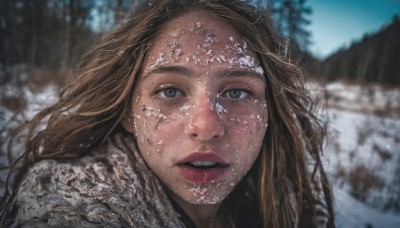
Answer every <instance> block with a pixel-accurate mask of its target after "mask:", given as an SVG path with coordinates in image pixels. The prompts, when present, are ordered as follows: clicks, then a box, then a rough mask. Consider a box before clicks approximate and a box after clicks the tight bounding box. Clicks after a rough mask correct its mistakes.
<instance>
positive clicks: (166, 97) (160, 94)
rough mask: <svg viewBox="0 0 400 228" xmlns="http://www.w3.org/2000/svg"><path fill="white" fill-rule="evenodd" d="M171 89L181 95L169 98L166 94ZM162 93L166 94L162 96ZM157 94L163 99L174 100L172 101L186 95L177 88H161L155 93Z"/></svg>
mask: <svg viewBox="0 0 400 228" xmlns="http://www.w3.org/2000/svg"><path fill="white" fill-rule="evenodd" d="M169 89H173V90H176V92H177V93H179V95H178V96H175V97H168V96H166V95H165V92H166V91H167V90H169ZM162 92H164V94H162ZM155 94H156V95H158V96H159V97H161V98H163V99H168V100H172V99H175V98H177V97H181V96H183V95H184V93H183V92H182V91H181V90H180V89H178V88H176V87H175V86H162V88H159V89H157V90H156V91H155Z"/></svg>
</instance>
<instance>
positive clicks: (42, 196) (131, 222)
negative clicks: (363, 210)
mask: <svg viewBox="0 0 400 228" xmlns="http://www.w3.org/2000/svg"><path fill="white" fill-rule="evenodd" d="M311 165H312V164H311ZM316 176H317V179H316V183H314V184H313V188H314V189H313V193H314V196H315V198H316V204H317V205H316V208H317V215H318V216H317V220H318V221H317V222H318V227H325V226H326V224H327V222H328V219H329V214H328V213H327V210H326V201H325V195H324V194H323V193H322V191H321V189H322V187H321V183H319V177H318V175H316ZM289 197H290V198H293V197H294V193H293V194H292V196H289ZM294 202H295V200H294V198H293V200H292V203H293V204H292V207H293V208H292V209H293V210H292V212H294V211H295V210H294V208H295V207H296V206H295V203H294ZM14 206H16V207H15V208H16V211H17V212H16V216H15V220H14V221H12V223H11V224H10V223H9V225H11V226H18V227H19V226H23V227H185V226H187V225H188V224H191V225H189V226H193V223H192V222H191V221H190V219H188V217H187V216H186V215H185V214H184V213H178V212H177V208H176V205H175V208H174V205H172V203H171V201H170V199H169V198H168V197H167V195H166V193H165V192H164V191H163V189H162V187H161V184H160V182H159V181H158V179H157V178H156V177H155V176H154V174H153V173H152V172H151V170H149V168H148V167H147V166H146V164H145V162H144V160H143V158H142V157H141V155H140V154H139V152H138V149H137V147H136V145H135V143H134V142H133V140H132V139H131V138H130V137H122V136H121V135H119V134H117V135H115V136H114V137H112V138H110V139H109V140H108V141H107V143H106V144H105V145H104V146H102V147H100V148H98V149H96V150H93V151H92V152H91V153H90V154H87V155H85V156H83V157H81V158H78V159H75V160H65V161H60V160H43V161H40V162H38V163H36V164H35V165H33V166H32V167H31V168H30V169H29V170H28V172H27V173H26V175H25V177H24V179H23V180H22V182H21V184H20V186H19V188H18V192H17V194H16V197H15V198H14ZM178 211H179V210H178ZM292 216H293V221H298V219H299V218H298V215H297V214H296V213H295V212H294V213H293V214H292ZM182 221H185V224H184V223H183V222H182ZM295 223H297V222H295Z"/></svg>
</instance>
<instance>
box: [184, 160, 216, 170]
mask: <svg viewBox="0 0 400 228" xmlns="http://www.w3.org/2000/svg"><path fill="white" fill-rule="evenodd" d="M183 165H186V166H189V167H192V168H196V169H212V168H217V167H219V166H221V164H220V163H218V162H215V161H198V160H197V161H192V162H186V163H183Z"/></svg>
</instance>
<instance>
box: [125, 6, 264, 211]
mask: <svg viewBox="0 0 400 228" xmlns="http://www.w3.org/2000/svg"><path fill="white" fill-rule="evenodd" d="M139 91H140V92H139ZM132 113H133V114H131V115H130V116H127V117H126V119H127V121H125V123H124V127H125V128H126V129H127V130H128V131H130V132H132V133H134V134H135V135H136V139H137V143H138V146H139V149H140V152H141V154H142V156H143V158H144V160H145V161H146V163H147V164H148V165H149V167H150V168H151V170H152V171H153V172H154V173H155V174H156V175H157V177H158V178H159V179H160V180H161V181H162V182H163V183H164V184H165V186H167V187H168V188H169V189H170V190H171V191H170V192H172V193H171V197H173V198H174V199H175V200H176V201H177V202H178V203H180V204H189V205H192V206H196V205H204V204H208V205H210V204H219V203H221V201H222V200H224V199H225V198H226V196H227V195H228V194H229V193H230V192H231V191H232V190H233V189H234V188H235V186H236V185H237V184H238V183H239V182H240V180H241V179H242V178H243V177H244V176H245V174H246V173H247V172H248V170H249V169H250V168H251V166H252V165H253V163H254V161H255V159H256V158H257V156H258V154H259V152H260V148H261V144H262V141H263V138H264V135H265V132H266V129H267V119H268V113H267V103H266V98H265V79H264V76H263V71H262V68H261V66H260V64H259V60H258V58H257V57H256V55H255V53H254V52H253V51H252V50H251V49H250V48H249V47H248V45H247V43H246V41H245V39H244V38H243V37H242V36H241V35H240V34H239V33H238V32H237V31H236V30H235V29H234V28H233V27H232V26H230V25H229V24H227V23H225V22H223V21H222V20H220V19H219V18H217V17H215V16H212V15H209V14H207V13H204V12H203V13H202V12H197V13H195V12H193V13H188V14H184V15H182V16H180V17H178V18H175V19H173V20H172V21H170V22H169V23H167V24H166V25H164V26H163V27H162V28H161V30H160V31H159V33H158V34H157V36H156V39H155V40H154V43H153V46H152V47H151V48H150V50H149V53H148V55H147V57H146V59H145V62H144V65H143V73H142V74H141V75H140V77H139V80H138V83H137V85H136V88H135V94H134V99H133V110H132ZM129 119H131V121H130V122H129ZM189 163H190V164H189ZM213 164H214V165H215V164H216V165H217V168H206V169H199V168H193V166H194V167H198V166H199V165H200V166H212V165H213Z"/></svg>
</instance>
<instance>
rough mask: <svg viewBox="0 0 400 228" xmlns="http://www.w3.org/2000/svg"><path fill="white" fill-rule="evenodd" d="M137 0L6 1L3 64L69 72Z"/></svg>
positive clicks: (1, 13)
mask: <svg viewBox="0 0 400 228" xmlns="http://www.w3.org/2000/svg"><path fill="white" fill-rule="evenodd" d="M134 2H135V1H134V0H117V1H105V0H104V1H96V0H29V1H28V0H2V3H1V4H0V34H1V36H0V63H1V64H2V65H3V66H4V67H7V66H13V65H15V64H20V63H24V64H27V65H30V66H36V67H42V68H46V69H49V70H67V69H69V68H70V67H71V66H73V65H75V64H76V63H77V61H78V59H79V58H80V56H81V55H82V54H83V53H84V52H85V51H86V50H87V49H88V48H89V47H90V46H91V45H92V43H93V41H94V40H95V39H96V38H97V37H98V36H99V34H100V32H101V31H103V29H104V28H102V26H106V27H107V26H108V27H112V26H113V25H114V24H115V22H116V21H118V20H119V19H120V17H122V15H123V14H124V13H123V11H124V10H125V11H127V8H128V7H127V6H128V5H130V4H134Z"/></svg>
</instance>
